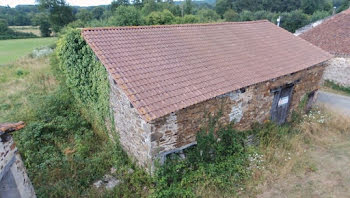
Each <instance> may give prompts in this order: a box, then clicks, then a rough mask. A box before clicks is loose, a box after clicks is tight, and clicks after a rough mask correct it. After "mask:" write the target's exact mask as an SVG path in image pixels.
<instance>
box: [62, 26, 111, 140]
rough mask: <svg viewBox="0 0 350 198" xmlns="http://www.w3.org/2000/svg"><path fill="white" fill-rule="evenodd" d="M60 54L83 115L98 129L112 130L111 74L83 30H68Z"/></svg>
mask: <svg viewBox="0 0 350 198" xmlns="http://www.w3.org/2000/svg"><path fill="white" fill-rule="evenodd" d="M57 57H58V59H59V66H60V70H61V72H62V73H63V76H64V78H65V79H64V80H65V83H66V85H67V86H68V88H69V89H70V90H71V92H72V95H73V97H74V98H75V100H76V101H77V104H78V105H79V106H80V107H81V109H82V113H83V115H84V116H85V117H86V118H87V119H88V120H89V121H90V122H91V123H92V124H93V126H94V128H95V129H96V130H97V132H99V133H100V132H103V131H106V129H109V130H112V129H113V127H111V126H112V125H113V119H112V115H111V111H110V108H109V93H110V87H109V82H108V74H107V71H106V69H105V67H104V66H103V65H102V63H101V62H100V61H98V59H97V58H96V56H95V54H94V52H93V51H92V50H91V48H90V47H89V46H88V45H87V43H86V42H85V40H84V39H83V37H82V36H81V31H80V30H74V29H71V30H67V32H66V34H64V35H63V36H62V38H61V39H60V40H59V41H58V45H57Z"/></svg>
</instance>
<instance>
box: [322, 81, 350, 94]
mask: <svg viewBox="0 0 350 198" xmlns="http://www.w3.org/2000/svg"><path fill="white" fill-rule="evenodd" d="M323 85H324V86H325V87H328V88H331V89H334V90H336V91H340V92H343V93H345V94H347V95H350V87H344V86H341V85H338V84H336V83H335V82H333V81H330V80H325V82H324V84H323Z"/></svg>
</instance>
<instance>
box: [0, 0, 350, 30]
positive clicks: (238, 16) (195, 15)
mask: <svg viewBox="0 0 350 198" xmlns="http://www.w3.org/2000/svg"><path fill="white" fill-rule="evenodd" d="M37 3H38V5H37V6H17V7H16V8H9V7H0V13H1V14H0V19H4V20H6V21H7V23H8V24H9V25H38V26H40V30H41V34H42V36H50V35H51V31H53V32H55V33H59V32H60V31H61V30H62V29H63V28H64V27H73V28H81V27H101V26H130V25H133V26H137V25H163V24H184V23H210V22H221V21H251V20H261V19H267V20H269V21H271V22H274V23H276V20H277V18H278V17H279V16H281V27H283V28H285V29H286V30H288V31H290V32H294V31H295V30H296V29H298V28H300V27H302V26H304V25H306V24H308V23H310V22H313V21H316V20H319V19H322V18H325V17H327V16H329V15H331V14H332V13H333V12H334V11H335V12H340V11H342V10H345V9H347V8H348V7H349V5H350V0H216V1H215V2H211V1H209V0H206V1H192V0H185V1H183V2H174V1H173V0H165V1H164V0H143V1H142V0H135V1H134V2H133V3H132V4H130V2H129V1H128V0H115V1H113V2H112V3H111V4H110V5H105V6H93V7H86V8H81V7H72V6H69V5H68V4H67V3H66V2H65V0H37ZM334 7H336V10H334Z"/></svg>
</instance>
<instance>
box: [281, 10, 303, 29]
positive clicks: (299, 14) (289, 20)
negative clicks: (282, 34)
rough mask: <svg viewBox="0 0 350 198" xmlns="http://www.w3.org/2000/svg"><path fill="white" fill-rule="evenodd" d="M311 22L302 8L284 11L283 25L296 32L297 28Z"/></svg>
mask: <svg viewBox="0 0 350 198" xmlns="http://www.w3.org/2000/svg"><path fill="white" fill-rule="evenodd" d="M308 23H309V20H308V15H307V14H305V13H303V11H302V10H294V11H292V12H289V13H282V19H281V27H283V28H284V29H286V30H288V31H290V32H292V33H294V32H295V30H297V29H298V28H301V27H303V26H305V25H307V24H308Z"/></svg>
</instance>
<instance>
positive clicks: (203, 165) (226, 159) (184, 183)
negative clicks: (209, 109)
mask: <svg viewBox="0 0 350 198" xmlns="http://www.w3.org/2000/svg"><path fill="white" fill-rule="evenodd" d="M245 134H246V133H243V132H238V131H236V130H234V129H233V128H232V126H227V127H222V128H220V129H219V130H218V131H217V132H216V134H214V133H213V131H209V132H208V131H205V130H202V131H201V132H200V133H198V135H197V146H195V147H193V148H190V149H187V150H186V151H185V154H186V158H185V159H180V158H179V157H176V155H173V156H170V158H168V159H167V161H166V163H165V165H163V166H162V167H160V168H159V169H158V171H157V172H156V175H155V177H156V189H155V193H154V195H153V196H154V197H197V196H198V194H197V192H196V191H197V189H199V188H202V189H206V188H207V187H208V188H216V189H217V190H218V191H220V192H222V193H223V194H227V195H231V196H232V194H235V193H236V191H237V189H238V188H239V187H240V186H241V185H242V184H243V182H244V181H245V180H246V179H248V178H249V176H250V171H249V170H248V167H249V162H248V152H247V150H246V148H245V146H244V140H245V138H246V136H245ZM203 185H204V186H203ZM203 193H205V192H203Z"/></svg>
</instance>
